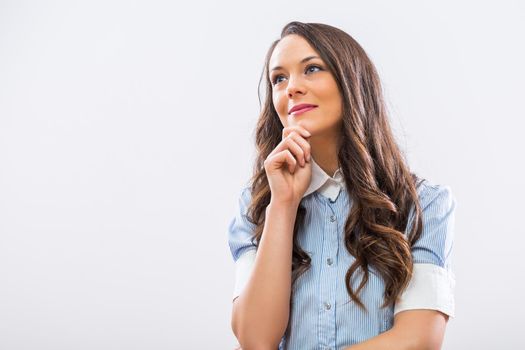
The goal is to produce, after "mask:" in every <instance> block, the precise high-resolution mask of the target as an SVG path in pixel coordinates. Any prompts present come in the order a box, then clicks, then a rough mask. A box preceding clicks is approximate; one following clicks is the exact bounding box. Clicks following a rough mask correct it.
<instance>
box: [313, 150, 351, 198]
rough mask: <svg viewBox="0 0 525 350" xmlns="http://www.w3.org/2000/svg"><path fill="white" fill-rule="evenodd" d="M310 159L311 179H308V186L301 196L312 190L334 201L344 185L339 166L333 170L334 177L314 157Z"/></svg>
mask: <svg viewBox="0 0 525 350" xmlns="http://www.w3.org/2000/svg"><path fill="white" fill-rule="evenodd" d="M311 161H312V180H311V181H310V186H309V187H308V188H307V189H306V192H305V193H304V195H303V198H304V197H306V196H308V195H309V194H310V193H312V192H315V191H318V192H319V193H320V194H322V195H323V196H325V197H328V198H330V199H331V200H332V201H335V199H336V198H337V196H338V195H339V192H340V191H341V190H342V189H343V188H344V186H345V181H344V178H343V173H342V170H341V168H339V169H337V170H336V171H335V173H334V177H331V176H330V175H328V174H327V173H326V172H325V171H324V170H323V169H322V168H321V167H320V166H319V164H317V163H316V162H315V161H314V157H311Z"/></svg>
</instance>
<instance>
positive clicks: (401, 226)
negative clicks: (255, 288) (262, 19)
mask: <svg viewBox="0 0 525 350" xmlns="http://www.w3.org/2000/svg"><path fill="white" fill-rule="evenodd" d="M289 34H297V35H300V36H301V37H303V38H304V39H305V40H307V41H308V42H309V44H310V45H311V46H312V47H313V48H314V49H315V50H316V51H317V53H318V54H319V55H320V57H321V58H322V59H323V61H324V62H325V64H326V65H327V66H328V69H329V70H330V72H331V73H332V74H333V76H334V77H335V80H336V81H337V84H338V87H339V91H340V93H341V96H342V100H343V106H342V120H343V122H342V128H341V136H342V137H341V142H340V145H339V146H338V161H339V166H340V167H341V170H342V173H343V176H344V179H345V182H346V189H347V192H348V194H349V195H350V196H351V197H352V198H353V205H352V208H351V211H350V213H349V215H348V217H347V219H346V223H345V226H344V231H345V233H344V242H345V247H346V249H347V250H348V252H349V253H350V254H351V255H353V256H354V257H355V262H354V263H353V264H352V265H351V266H350V267H349V269H348V271H347V273H346V276H345V285H346V289H347V291H348V294H349V295H350V297H351V299H352V300H354V301H355V302H356V303H357V304H358V305H359V307H361V308H362V309H364V310H366V311H368V310H367V309H366V307H365V306H364V305H363V303H362V302H361V300H360V299H359V297H358V294H359V292H360V290H361V289H362V288H363V287H364V286H365V284H366V283H367V282H368V276H369V275H368V273H369V271H368V266H369V265H371V266H373V267H374V268H375V269H376V270H377V271H378V272H379V274H380V275H381V277H382V278H383V280H384V281H385V291H384V303H383V305H382V307H386V306H388V305H393V303H395V301H396V298H397V297H398V295H400V294H401V293H402V292H403V291H404V289H405V288H406V286H407V285H408V282H409V281H410V279H411V277H412V269H413V262H412V255H411V247H412V245H413V244H414V243H415V241H416V240H417V239H418V238H419V236H420V234H421V230H422V221H421V208H420V205H419V201H418V194H417V186H419V183H418V181H419V180H420V179H419V178H418V177H417V176H416V175H415V174H412V173H411V172H410V170H409V168H408V166H407V162H406V160H405V159H404V155H403V154H402V153H401V151H400V149H399V147H398V145H397V144H396V142H395V139H394V136H393V134H392V130H391V128H390V125H389V121H388V114H387V111H386V106H385V103H384V100H383V93H382V87H381V84H380V80H379V76H378V74H377V71H376V69H375V67H374V65H373V64H372V62H371V61H370V59H369V58H368V56H367V54H366V53H365V51H364V50H363V48H362V47H361V46H360V45H359V44H358V43H357V42H356V41H355V40H354V39H353V38H352V37H351V36H350V35H348V34H347V33H346V32H344V31H342V30H340V29H338V28H335V27H332V26H329V25H326V24H321V23H301V22H296V21H294V22H290V23H288V24H287V25H285V27H284V28H283V29H282V32H281V38H280V39H278V40H276V41H274V42H273V43H272V44H271V46H270V48H269V50H268V53H267V54H266V59H265V65H264V69H263V72H262V75H261V80H262V76H263V75H264V76H265V77H266V78H265V81H266V98H265V100H264V104H263V106H262V109H261V113H260V116H259V119H258V122H257V126H256V130H255V143H256V151H257V155H256V160H255V163H254V169H253V175H252V177H251V179H250V187H251V192H252V202H251V204H250V207H249V208H248V217H249V218H250V220H251V221H252V223H254V224H255V225H256V230H255V233H254V236H253V238H252V242H254V243H255V244H256V245H258V243H259V241H260V239H261V236H262V233H263V228H264V220H265V214H266V212H265V209H266V206H268V204H269V203H270V197H271V191H270V187H269V184H268V178H267V177H266V172H265V170H264V160H265V159H266V157H267V156H268V155H269V154H270V152H271V151H272V150H273V149H274V148H275V147H276V146H277V145H278V144H279V142H280V141H281V137H282V130H283V125H282V123H281V121H280V120H279V116H278V114H277V112H276V111H275V109H274V107H273V103H272V84H271V82H270V79H269V77H268V64H269V60H270V57H271V55H272V52H273V50H274V48H275V46H276V45H277V43H278V42H279V41H280V40H281V39H282V38H284V37H285V36H286V35H289ZM259 85H260V81H259ZM411 206H414V220H413V222H414V225H412V230H411V232H410V234H408V235H407V236H408V238H406V237H405V236H404V233H403V232H404V231H405V229H406V226H407V221H408V214H409V211H410V209H411ZM305 213H306V209H305V207H303V206H302V205H299V207H298V211H297V216H296V221H295V225H294V232H293V235H294V237H293V253H292V285H293V284H294V283H295V281H296V280H297V278H298V277H299V276H300V275H301V274H303V273H304V272H306V270H308V269H309V268H310V265H311V259H310V256H309V255H308V254H307V253H306V252H305V251H304V250H303V249H302V248H301V247H300V245H299V243H298V239H297V232H298V230H299V229H300V227H301V225H302V224H303V220H304V217H305ZM359 267H361V269H362V271H363V272H364V275H363V278H362V279H361V283H360V285H359V287H358V288H357V290H356V291H354V290H353V289H352V286H351V283H350V281H351V277H352V274H353V273H354V272H355V271H356V270H357V269H358V268H359Z"/></svg>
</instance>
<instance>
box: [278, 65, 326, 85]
mask: <svg viewBox="0 0 525 350" xmlns="http://www.w3.org/2000/svg"><path fill="white" fill-rule="evenodd" d="M311 68H317V69H319V70H322V68H321V67H319V66H316V65H309V66H308V67H306V70H305V72H308V71H310V69H311ZM281 77H282V75H278V76H276V77H275V78H273V81H272V83H273V85H275V84H278V83H280V81H278V79H279V78H281Z"/></svg>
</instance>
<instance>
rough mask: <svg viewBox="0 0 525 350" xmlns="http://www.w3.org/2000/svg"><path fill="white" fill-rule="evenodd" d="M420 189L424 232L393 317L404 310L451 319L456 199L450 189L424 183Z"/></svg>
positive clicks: (413, 249)
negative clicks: (424, 311) (433, 312)
mask: <svg viewBox="0 0 525 350" xmlns="http://www.w3.org/2000/svg"><path fill="white" fill-rule="evenodd" d="M422 186H423V188H422V190H421V192H420V193H421V194H420V203H421V208H422V222H423V229H422V232H421V236H420V238H419V240H418V241H417V242H416V243H415V244H414V245H413V247H412V257H413V262H414V270H413V275H412V278H411V280H410V282H409V285H408V287H407V289H406V290H405V291H404V292H403V293H402V294H401V295H400V297H399V298H398V300H397V301H396V303H395V306H394V314H397V313H398V312H401V311H404V310H412V309H433V310H438V311H441V312H443V313H444V314H446V315H448V316H449V317H451V318H453V317H455V305H454V287H455V276H454V273H453V271H452V247H453V241H454V213H455V208H456V199H455V197H454V196H453V194H452V192H451V189H450V187H449V186H443V185H432V184H425V183H423V184H422ZM411 219H412V217H411ZM410 222H411V220H409V225H407V227H409V226H410ZM407 232H408V231H407Z"/></svg>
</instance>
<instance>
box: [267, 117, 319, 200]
mask: <svg viewBox="0 0 525 350" xmlns="http://www.w3.org/2000/svg"><path fill="white" fill-rule="evenodd" d="M310 136H311V134H310V133H309V132H308V131H307V130H306V129H305V128H304V127H302V126H300V125H294V126H288V127H285V128H284V129H283V135H282V140H281V142H280V143H279V144H278V145H277V146H276V147H275V148H274V150H273V151H272V152H271V153H270V154H269V155H268V157H267V158H266V160H265V161H264V169H265V170H266V176H267V177H268V182H269V185H270V189H271V192H272V197H271V201H272V202H284V203H292V204H298V203H299V202H300V201H301V199H302V197H303V195H304V193H305V192H306V189H307V188H308V186H309V185H310V180H311V178H312V163H311V162H310V157H311V153H310V142H309V137H310Z"/></svg>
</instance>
